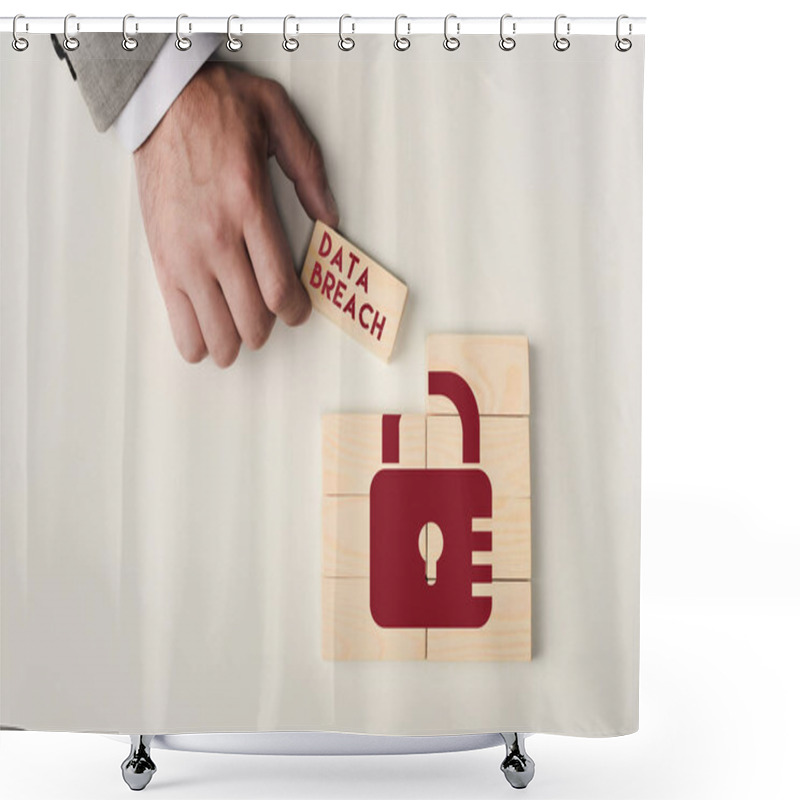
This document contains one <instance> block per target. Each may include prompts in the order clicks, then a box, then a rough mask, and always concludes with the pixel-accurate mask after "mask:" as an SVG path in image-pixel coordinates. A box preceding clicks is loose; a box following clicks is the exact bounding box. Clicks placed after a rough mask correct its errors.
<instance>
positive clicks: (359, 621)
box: [322, 578, 426, 661]
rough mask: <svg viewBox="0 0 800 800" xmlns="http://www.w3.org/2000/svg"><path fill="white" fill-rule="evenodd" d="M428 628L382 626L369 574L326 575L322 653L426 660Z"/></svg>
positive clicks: (347, 657) (325, 655)
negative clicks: (376, 617)
mask: <svg viewBox="0 0 800 800" xmlns="http://www.w3.org/2000/svg"><path fill="white" fill-rule="evenodd" d="M425 632H426V631H425V628H382V627H380V626H379V625H378V624H377V623H376V622H375V620H374V619H373V618H372V614H371V613H370V608H369V578H322V657H323V658H324V659H326V660H336V661H422V660H424V659H425Z"/></svg>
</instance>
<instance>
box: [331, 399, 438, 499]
mask: <svg viewBox="0 0 800 800" xmlns="http://www.w3.org/2000/svg"><path fill="white" fill-rule="evenodd" d="M382 456H383V415H381V414H324V415H323V417H322V493H323V494H326V495H332V494H361V495H368V494H369V487H370V484H371V483H372V479H373V477H374V476H375V473H376V472H378V470H380V469H381V468H382V467H383V461H382ZM394 466H403V467H424V466H425V415H424V414H403V415H402V416H401V418H400V461H399V464H397V465H394Z"/></svg>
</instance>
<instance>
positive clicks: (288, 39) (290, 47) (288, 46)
mask: <svg viewBox="0 0 800 800" xmlns="http://www.w3.org/2000/svg"><path fill="white" fill-rule="evenodd" d="M290 19H297V17H293V16H292V15H291V14H287V15H286V16H285V17H284V18H283V49H284V50H286V51H287V52H289V53H293V52H294V51H295V50H297V48H298V47H300V42H299V41H298V40H297V39H295V38H294V36H289V34H288V33H287V29H288V25H289V20H290ZM295 31H298V32H299V31H300V26H299V25H295Z"/></svg>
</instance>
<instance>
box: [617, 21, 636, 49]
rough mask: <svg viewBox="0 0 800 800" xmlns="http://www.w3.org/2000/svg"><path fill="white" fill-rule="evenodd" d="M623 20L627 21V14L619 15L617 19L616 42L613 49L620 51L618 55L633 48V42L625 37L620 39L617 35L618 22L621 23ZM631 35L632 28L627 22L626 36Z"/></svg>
mask: <svg viewBox="0 0 800 800" xmlns="http://www.w3.org/2000/svg"><path fill="white" fill-rule="evenodd" d="M624 19H629V17H628V15H627V14H620V15H619V16H618V17H617V41H616V42H614V47H616V48H617V50H619V51H620V53H627V52H628V50H630V49H631V47H633V42H632V41H631V40H630V39H628V38H626V37H620V35H619V28H620V22H622V20H624ZM631 33H633V26H632V25H631V24H630V22H629V23H628V35H629V36H630V34H631Z"/></svg>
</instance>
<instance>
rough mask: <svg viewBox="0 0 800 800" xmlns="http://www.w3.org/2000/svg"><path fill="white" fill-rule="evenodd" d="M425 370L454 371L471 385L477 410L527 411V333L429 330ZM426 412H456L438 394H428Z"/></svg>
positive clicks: (488, 412)
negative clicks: (441, 332) (426, 366)
mask: <svg viewBox="0 0 800 800" xmlns="http://www.w3.org/2000/svg"><path fill="white" fill-rule="evenodd" d="M426 356H427V365H428V371H429V372H430V371H440V370H441V371H446V372H457V373H458V374H459V375H461V377H462V378H464V380H466V382H467V383H468V384H469V385H470V388H471V389H472V392H473V394H474V395H475V399H476V400H477V402H478V413H479V414H492V415H498V414H503V415H505V414H510V415H514V416H526V415H528V414H530V377H529V365H528V337H527V336H484V335H481V334H467V335H463V336H456V335H451V334H438V333H437V334H432V335H430V336H428V339H427V343H426ZM427 409H428V413H429V414H455V413H457V412H456V409H455V407H454V406H453V404H452V403H451V402H450V401H449V400H448V399H447V398H446V397H442V396H441V395H428V405H427Z"/></svg>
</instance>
